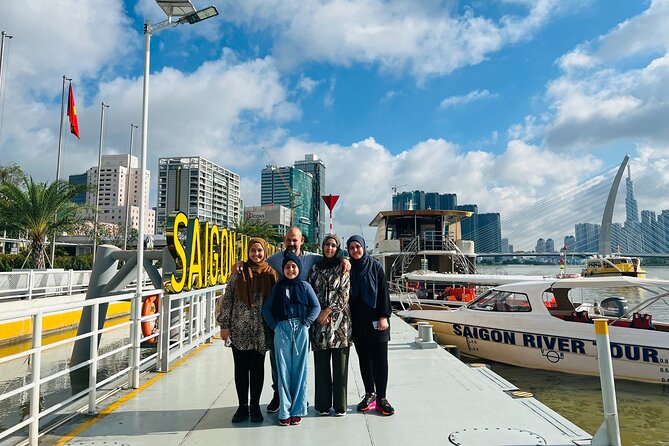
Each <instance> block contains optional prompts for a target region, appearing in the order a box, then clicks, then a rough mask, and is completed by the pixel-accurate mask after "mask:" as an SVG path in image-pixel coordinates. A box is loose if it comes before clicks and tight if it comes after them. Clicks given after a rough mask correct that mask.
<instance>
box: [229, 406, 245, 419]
mask: <svg viewBox="0 0 669 446" xmlns="http://www.w3.org/2000/svg"><path fill="white" fill-rule="evenodd" d="M248 418H249V406H239V407H238V408H237V412H235V414H234V415H233V416H232V422H233V423H241V422H242V421H245V420H247V419H248Z"/></svg>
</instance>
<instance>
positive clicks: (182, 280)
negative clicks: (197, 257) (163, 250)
mask: <svg viewBox="0 0 669 446" xmlns="http://www.w3.org/2000/svg"><path fill="white" fill-rule="evenodd" d="M180 227H183V228H184V229H185V228H187V227H188V217H187V216H186V214H184V213H183V212H179V213H177V214H172V215H170V217H169V220H168V222H167V234H166V238H167V248H168V249H169V251H170V254H171V255H172V258H173V259H174V262H175V263H176V269H175V270H174V272H172V273H171V274H169V278H168V279H167V280H164V285H165V289H166V290H167V291H168V292H169V293H180V292H181V291H183V289H184V285H185V284H186V277H187V274H186V270H187V263H186V250H185V249H184V246H183V245H182V244H181V240H179V228H180ZM163 266H164V267H165V265H163ZM166 272H167V271H166Z"/></svg>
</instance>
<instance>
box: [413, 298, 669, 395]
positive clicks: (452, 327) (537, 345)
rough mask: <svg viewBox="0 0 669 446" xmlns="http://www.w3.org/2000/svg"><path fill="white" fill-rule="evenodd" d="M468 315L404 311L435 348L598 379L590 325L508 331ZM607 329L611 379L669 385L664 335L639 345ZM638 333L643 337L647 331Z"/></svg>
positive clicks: (615, 329)
mask: <svg viewBox="0 0 669 446" xmlns="http://www.w3.org/2000/svg"><path fill="white" fill-rule="evenodd" d="M468 312H471V310H467V309H463V310H458V311H451V312H444V311H440V312H438V313H435V312H431V311H408V312H404V313H406V314H405V316H408V317H410V318H411V319H413V320H416V321H425V322H429V323H431V324H432V325H433V331H434V333H435V334H436V336H437V338H438V342H439V343H440V344H451V345H457V346H458V347H459V349H460V352H461V353H463V354H466V355H470V356H473V357H477V358H482V359H487V360H491V361H496V362H501V363H505V364H510V365H515V366H519V367H527V368H534V369H543V370H550V371H557V372H565V373H573V374H580V375H594V376H598V375H599V367H598V363H597V345H596V343H595V333H594V327H593V326H592V324H585V323H577V322H565V321H561V320H557V319H556V321H555V322H557V324H550V323H549V324H546V321H543V322H544V324H543V326H542V324H536V325H532V324H528V323H527V321H522V323H520V322H521V321H519V325H518V326H517V329H514V330H510V329H509V328H508V327H509V325H508V324H507V325H504V326H503V325H502V324H495V323H494V321H491V320H487V321H485V322H482V321H480V322H477V323H471V320H472V318H466V317H463V316H466V313H468ZM447 313H451V314H450V315H449V314H447ZM468 320H469V322H468ZM566 324H569V325H571V327H566ZM559 325H563V326H562V327H560V326H559ZM511 326H514V325H511ZM505 327H506V328H505ZM567 328H568V329H567ZM610 329H611V330H610V337H611V354H612V359H613V371H614V375H615V377H616V378H619V379H626V380H633V381H642V382H648V383H655V384H669V334H667V333H656V336H654V337H652V338H651V339H646V341H645V342H642V340H641V339H640V336H638V335H637V336H634V333H631V334H630V333H625V332H629V331H630V329H624V328H618V327H610ZM556 333H560V335H556ZM644 335H646V336H645V337H646V338H648V336H647V335H648V333H644Z"/></svg>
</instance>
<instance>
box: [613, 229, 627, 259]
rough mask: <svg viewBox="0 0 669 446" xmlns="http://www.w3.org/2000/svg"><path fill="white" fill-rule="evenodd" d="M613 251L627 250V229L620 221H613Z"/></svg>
mask: <svg viewBox="0 0 669 446" xmlns="http://www.w3.org/2000/svg"><path fill="white" fill-rule="evenodd" d="M611 252H627V240H626V237H625V230H624V229H623V226H622V225H621V224H620V223H611Z"/></svg>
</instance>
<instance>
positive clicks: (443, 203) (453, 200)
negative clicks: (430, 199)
mask: <svg viewBox="0 0 669 446" xmlns="http://www.w3.org/2000/svg"><path fill="white" fill-rule="evenodd" d="M439 203H440V204H439V209H441V210H444V211H454V210H456V209H457V208H458V196H457V195H456V194H441V196H440V197H439Z"/></svg>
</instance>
